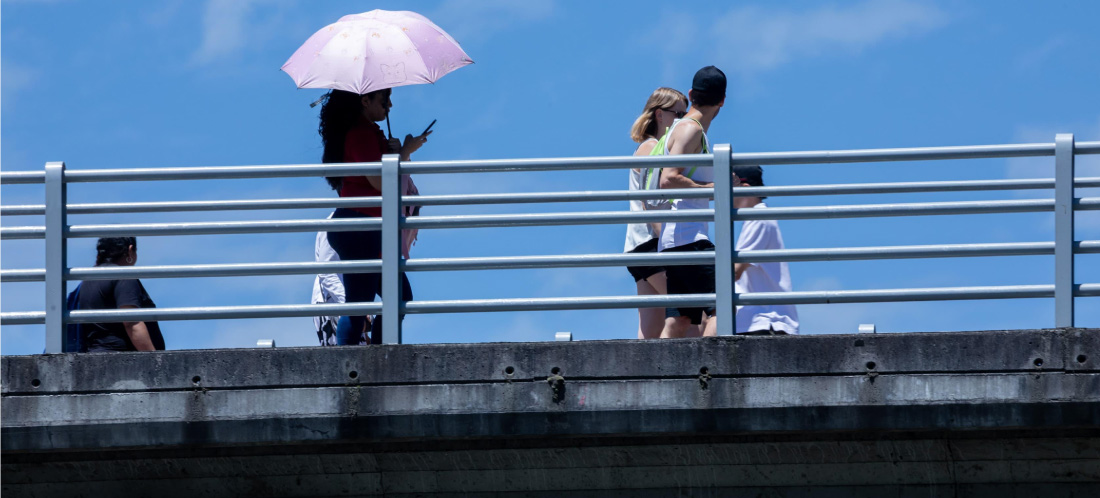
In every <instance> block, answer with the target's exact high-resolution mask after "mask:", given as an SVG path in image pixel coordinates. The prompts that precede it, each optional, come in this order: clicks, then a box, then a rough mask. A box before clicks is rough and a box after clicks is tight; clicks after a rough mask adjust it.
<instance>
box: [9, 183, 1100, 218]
mask: <svg viewBox="0 0 1100 498" xmlns="http://www.w3.org/2000/svg"><path fill="white" fill-rule="evenodd" d="M1075 187H1076V188H1095V187H1100V177H1082V178H1077V179H1076V181H1075ZM1052 188H1054V179H1053V178H1034V179H1026V180H966V181H943V182H904V183H848V184H834V185H795V186H778V187H737V188H734V189H733V195H734V197H763V196H807V195H852V194H892V193H917V192H963V191H996V190H1041V189H1052ZM713 195H714V189H710V188H702V189H662V190H602V191H579V192H526V193H501V194H458V195H421V196H403V197H402V199H401V202H402V204H404V205H416V206H458V205H482V204H530V203H550V202H604V201H630V200H652V199H663V200H668V199H701V198H710V197H713ZM381 204H382V198H381V197H324V198H312V199H308V198H307V199H250V200H229V201H175V202H118V203H99V204H70V205H69V206H68V207H67V210H68V214H70V215H73V214H111V213H166V212H190V211H241V210H268V209H313V208H339V207H343V208H350V207H378V206H380V205H381ZM45 211H46V206H44V205H42V204H28V205H11V206H0V216H28V215H42V214H44V213H45Z"/></svg>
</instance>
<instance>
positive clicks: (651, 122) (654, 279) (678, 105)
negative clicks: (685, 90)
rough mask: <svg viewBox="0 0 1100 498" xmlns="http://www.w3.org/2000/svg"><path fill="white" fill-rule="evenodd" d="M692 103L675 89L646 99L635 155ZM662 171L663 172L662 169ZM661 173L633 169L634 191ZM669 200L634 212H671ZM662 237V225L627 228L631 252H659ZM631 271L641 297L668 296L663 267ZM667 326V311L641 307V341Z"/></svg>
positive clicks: (651, 184) (635, 133) (634, 134)
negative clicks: (665, 210)
mask: <svg viewBox="0 0 1100 498" xmlns="http://www.w3.org/2000/svg"><path fill="white" fill-rule="evenodd" d="M687 106H688V100H687V97H685V96H684V94H682V93H680V92H678V91H676V90H673V89H672V88H666V87H661V88H658V89H657V90H655V91H654V92H653V94H651V95H650V96H649V99H648V100H646V103H645V108H643V109H642V114H641V115H640V116H638V119H636V120H634V126H632V127H631V128H630V138H632V139H634V141H635V142H638V148H637V149H636V150H635V151H634V155H635V156H648V155H650V152H652V151H653V148H654V147H655V146H656V145H657V142H658V139H660V138H661V136H663V135H664V134H665V131H666V130H668V127H669V126H671V125H672V122H673V121H675V120H676V119H679V118H682V117H684V113H685V112H687ZM658 171H659V170H658ZM657 174H659V173H658V172H657V171H654V170H652V169H650V168H634V169H631V170H630V182H629V184H630V190H631V191H635V190H646V189H647V188H656V187H657V179H656V178H652V179H651V178H650V177H651V176H653V175H657ZM647 180H649V181H647ZM669 208H670V205H669V203H668V202H667V201H664V202H661V201H642V200H632V201H630V210H631V211H644V210H647V209H669ZM660 236H661V224H660V223H633V224H630V225H627V227H626V246H625V247H624V249H623V251H624V252H628V253H656V252H657V244H658V241H659V239H660ZM626 269H627V271H629V272H630V275H631V276H633V277H634V282H635V285H636V286H637V288H638V295H639V296H652V295H657V294H665V293H666V288H665V270H664V268H662V267H660V266H628V267H627V268H626ZM664 327H665V310H664V308H638V338H639V339H653V338H657V337H659V336H660V335H661V330H662V329H664Z"/></svg>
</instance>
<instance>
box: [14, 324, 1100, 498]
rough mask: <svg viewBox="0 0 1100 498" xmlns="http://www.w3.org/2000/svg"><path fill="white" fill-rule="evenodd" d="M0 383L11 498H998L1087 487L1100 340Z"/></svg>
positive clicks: (1078, 332)
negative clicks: (680, 497)
mask: <svg viewBox="0 0 1100 498" xmlns="http://www.w3.org/2000/svg"><path fill="white" fill-rule="evenodd" d="M0 363H2V381H3V385H2V415H3V419H2V427H3V429H2V431H3V432H2V438H0V445H2V448H3V479H2V481H3V484H2V490H3V492H4V493H5V494H7V493H14V494H15V495H22V496H55V495H81V494H83V495H89V496H93V495H94V496H104V495H116V494H128V495H135V496H138V495H146V496H154V495H155V496H158V497H161V498H162V497H165V496H194V495H200V494H201V495H206V494H218V495H221V494H229V495H282V496H357V495H372V494H386V495H398V496H400V495H409V496H416V495H426V494H428V495H433V496H435V495H438V496H449V495H451V494H455V495H461V494H463V493H474V494H477V495H500V496H504V495H508V496H512V495H513V494H514V495H519V494H522V495H528V496H542V495H543V494H545V495H546V496H550V495H554V496H558V495H560V494H561V493H562V492H568V493H569V494H573V495H592V496H620V495H622V496H667V495H669V494H677V493H681V494H691V495H703V496H707V495H711V496H729V495H731V494H745V495H753V496H755V495H756V494H759V493H762V494H764V495H765V496H884V495H887V496H910V495H913V496H918V495H919V496H948V495H950V496H956V495H972V496H997V497H998V498H1003V497H1006V496H1016V495H1020V496H1023V494H1028V495H1031V494H1035V493H1055V494H1056V495H1058V496H1075V495H1076V496H1095V495H1096V494H1097V493H1095V490H1096V489H1097V484H1098V483H1100V429H1098V426H1100V372H1098V369H1100V368H1098V367H1100V332H1098V331H1096V330H1084V329H1072V330H1039V331H1016V332H996V331H995V332H967V333H935V334H904V335H902V334H897V335H891V334H874V335H868V334H864V335H837V336H805V337H734V338H717V339H707V340H676V341H650V342H640V341H600V342H571V343H567V342H562V343H558V342H548V343H531V344H471V345H422V346H421V345H417V346H411V345H405V346H372V347H349V348H294V349H286V348H284V349H257V350H211V351H182V352H166V353H156V354H139V353H133V354H87V355H40V356H26V357H4V358H2V360H0ZM558 377H560V380H558ZM548 378H554V379H555V381H554V382H548Z"/></svg>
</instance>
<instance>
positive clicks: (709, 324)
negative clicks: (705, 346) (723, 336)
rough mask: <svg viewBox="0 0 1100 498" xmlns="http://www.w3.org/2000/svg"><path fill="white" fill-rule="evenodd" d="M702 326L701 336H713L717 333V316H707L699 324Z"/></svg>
mask: <svg viewBox="0 0 1100 498" xmlns="http://www.w3.org/2000/svg"><path fill="white" fill-rule="evenodd" d="M700 327H702V328H703V337H714V336H717V335H718V317H716V316H708V317H706V318H705V319H704V320H703V323H701V324H700Z"/></svg>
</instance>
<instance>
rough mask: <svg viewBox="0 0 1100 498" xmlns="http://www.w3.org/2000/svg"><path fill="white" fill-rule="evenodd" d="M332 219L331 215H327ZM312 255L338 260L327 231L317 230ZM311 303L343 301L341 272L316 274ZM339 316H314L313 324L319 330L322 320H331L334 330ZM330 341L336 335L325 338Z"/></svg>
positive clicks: (317, 258)
mask: <svg viewBox="0 0 1100 498" xmlns="http://www.w3.org/2000/svg"><path fill="white" fill-rule="evenodd" d="M328 218H329V219H332V215H329V217H328ZM313 256H314V258H315V259H316V260H317V261H340V256H339V255H338V254H336V250H334V249H333V248H332V246H331V245H329V243H328V232H317V241H316V243H315V244H314V246H313ZM310 302H312V303H313V304H324V303H343V302H344V275H343V274H342V273H325V274H321V275H317V278H315V279H314V280H313V299H312V301H310ZM339 319H340V317H339V316H315V317H313V325H314V327H315V328H316V329H317V330H321V325H322V323H323V322H324V321H331V322H332V324H331V325H332V330H336V321H337V320H339ZM326 339H328V340H330V341H331V343H329V344H328V345H330V346H335V345H336V342H335V341H336V336H332V337H329V338H326Z"/></svg>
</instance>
